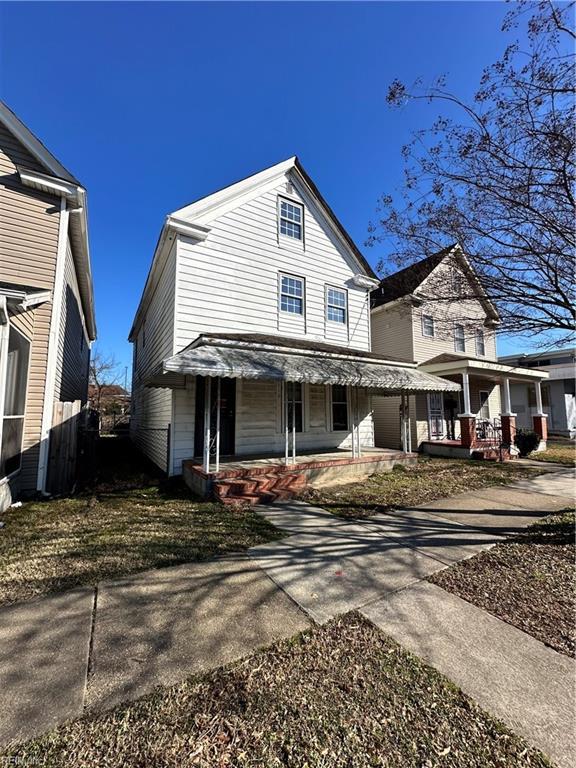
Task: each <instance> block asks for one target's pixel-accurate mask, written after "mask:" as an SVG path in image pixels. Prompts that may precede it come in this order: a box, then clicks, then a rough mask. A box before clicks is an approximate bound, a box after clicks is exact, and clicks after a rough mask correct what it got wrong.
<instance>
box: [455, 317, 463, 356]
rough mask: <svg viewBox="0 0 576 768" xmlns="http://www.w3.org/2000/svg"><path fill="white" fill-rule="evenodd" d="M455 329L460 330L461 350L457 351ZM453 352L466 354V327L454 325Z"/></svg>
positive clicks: (458, 324) (459, 324)
mask: <svg viewBox="0 0 576 768" xmlns="http://www.w3.org/2000/svg"><path fill="white" fill-rule="evenodd" d="M457 328H462V339H461V341H462V349H458V341H460V339H459V338H458V336H457V335H456V329H457ZM454 352H466V327H465V326H464V325H463V324H462V323H456V322H455V323H454Z"/></svg>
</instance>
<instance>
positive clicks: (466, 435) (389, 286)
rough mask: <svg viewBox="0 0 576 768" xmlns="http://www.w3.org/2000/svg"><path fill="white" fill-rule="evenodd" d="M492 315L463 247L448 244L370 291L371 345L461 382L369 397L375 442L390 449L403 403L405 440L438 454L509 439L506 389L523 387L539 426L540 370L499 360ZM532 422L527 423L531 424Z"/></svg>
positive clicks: (396, 440) (492, 308)
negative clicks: (451, 388)
mask: <svg viewBox="0 0 576 768" xmlns="http://www.w3.org/2000/svg"><path fill="white" fill-rule="evenodd" d="M498 324H499V317H498V312H497V310H496V307H495V306H494V305H493V304H492V302H491V301H490V299H489V297H488V296H487V295H486V292H485V291H484V289H483V287H482V284H481V282H480V280H479V278H478V276H477V275H476V274H475V272H474V270H473V269H472V267H471V266H470V263H469V261H468V259H467V258H466V256H465V255H464V253H463V251H462V249H461V248H460V247H459V246H457V245H454V246H450V247H448V248H446V249H444V250H442V251H440V252H438V253H436V254H434V255H432V256H430V257H428V258H427V259H423V260H422V261H419V262H417V263H415V264H413V265H411V266H409V267H407V268H406V269H403V270H401V271H400V272H396V273H394V274H392V275H390V276H389V277H386V278H384V279H383V280H382V281H381V283H380V285H379V287H378V288H376V289H375V290H374V291H372V349H373V351H374V352H376V353H378V354H382V355H394V356H395V357H397V358H400V359H402V360H406V361H415V362H416V363H417V364H418V368H419V370H422V371H426V372H427V373H432V374H434V375H436V376H441V377H443V378H446V379H448V380H450V381H454V382H458V383H460V384H461V385H462V391H461V393H460V394H459V395H457V396H455V395H454V393H451V392H448V393H441V392H430V393H424V394H415V395H414V396H412V397H410V399H409V401H408V403H407V404H406V406H403V404H402V402H401V399H400V398H399V397H397V398H381V397H376V398H374V422H375V434H376V445H377V446H382V447H389V448H397V447H399V446H400V444H401V440H402V434H401V423H402V419H405V418H406V408H407V407H408V409H409V418H410V423H411V437H412V445H413V446H414V448H415V449H418V450H423V451H426V452H428V453H433V454H437V455H438V454H442V455H464V456H466V455H470V454H471V453H473V452H474V451H477V450H481V449H486V450H489V449H491V448H492V446H494V445H500V444H501V443H502V442H503V443H504V444H506V445H508V444H510V443H511V442H513V437H514V431H515V422H514V411H515V409H514V408H511V406H510V395H509V392H510V388H511V386H512V384H513V383H514V384H515V383H518V384H519V385H521V386H523V387H524V388H529V389H530V390H531V391H532V392H533V394H534V400H535V402H537V403H539V407H538V408H537V409H536V410H535V413H534V416H535V417H536V416H537V417H538V418H536V419H535V420H534V427H535V428H537V429H540V430H541V432H542V433H543V434H542V435H541V436H542V438H543V440H545V424H544V426H543V425H542V418H541V417H542V414H543V411H542V405H541V390H540V383H541V381H542V380H544V379H546V378H547V377H548V374H547V373H545V372H543V371H541V370H534V369H532V368H529V367H520V366H519V365H504V364H503V362H502V361H498V359H497V354H496V329H497V328H498ZM531 426H532V424H531Z"/></svg>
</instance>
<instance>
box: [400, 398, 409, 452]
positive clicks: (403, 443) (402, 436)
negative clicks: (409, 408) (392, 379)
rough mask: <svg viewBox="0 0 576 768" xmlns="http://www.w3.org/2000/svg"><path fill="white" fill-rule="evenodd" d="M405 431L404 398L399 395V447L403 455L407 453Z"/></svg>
mask: <svg viewBox="0 0 576 768" xmlns="http://www.w3.org/2000/svg"><path fill="white" fill-rule="evenodd" d="M407 437H408V435H407V431H406V396H405V394H404V392H402V394H401V395H400V446H401V448H402V451H403V452H404V453H408V439H407Z"/></svg>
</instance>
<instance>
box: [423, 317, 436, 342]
mask: <svg viewBox="0 0 576 768" xmlns="http://www.w3.org/2000/svg"><path fill="white" fill-rule="evenodd" d="M425 318H430V320H432V333H425V328H426V325H425V322H424V319H425ZM422 336H424V337H425V338H426V339H434V338H436V323H435V322H434V315H428V314H424V312H423V313H422Z"/></svg>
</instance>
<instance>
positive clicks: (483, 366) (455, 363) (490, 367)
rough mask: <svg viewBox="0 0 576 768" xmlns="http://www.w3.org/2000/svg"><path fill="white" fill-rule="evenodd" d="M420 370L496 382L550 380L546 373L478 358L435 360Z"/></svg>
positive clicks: (436, 374) (423, 365) (425, 364)
mask: <svg viewBox="0 0 576 768" xmlns="http://www.w3.org/2000/svg"><path fill="white" fill-rule="evenodd" d="M446 357H448V356H446ZM420 370H422V371H426V372H427V373H431V374H433V375H435V376H453V375H457V374H461V373H468V374H470V375H471V376H480V377H482V378H483V379H493V380H494V381H501V380H502V379H510V381H524V382H532V383H533V382H535V381H542V380H543V379H547V378H548V373H547V372H546V371H541V370H534V369H532V368H521V367H519V366H511V365H503V364H502V363H496V362H492V361H491V360H479V359H478V358H464V357H462V358H457V357H454V358H453V359H450V360H448V359H433V360H430V361H428V362H427V363H423V364H421V365H420Z"/></svg>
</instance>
